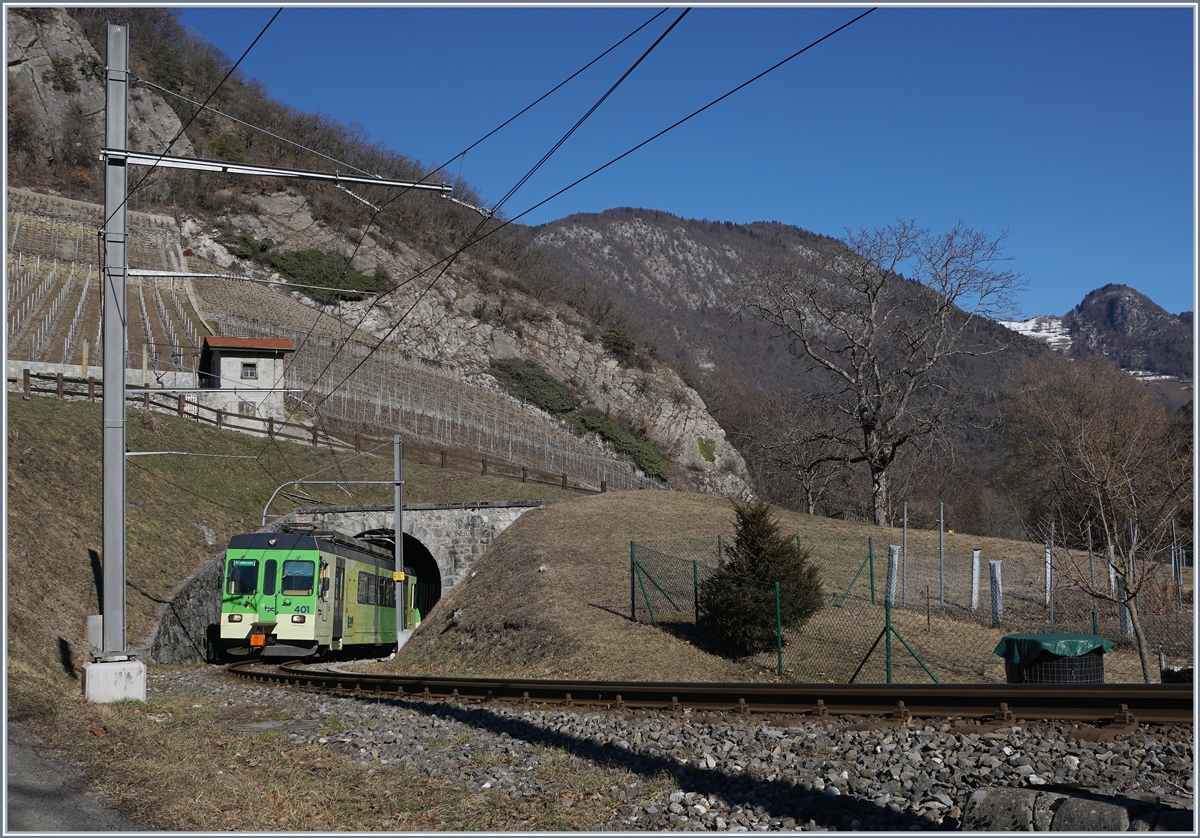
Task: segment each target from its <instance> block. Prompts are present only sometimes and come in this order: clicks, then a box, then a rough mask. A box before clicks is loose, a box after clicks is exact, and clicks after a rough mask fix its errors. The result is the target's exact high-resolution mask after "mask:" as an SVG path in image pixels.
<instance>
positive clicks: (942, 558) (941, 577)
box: [938, 503, 946, 608]
mask: <svg viewBox="0 0 1200 838" xmlns="http://www.w3.org/2000/svg"><path fill="white" fill-rule="evenodd" d="M938 606H939V607H940V608H945V607H946V512H945V505H944V504H941V503H939V504H938Z"/></svg>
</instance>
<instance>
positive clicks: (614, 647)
mask: <svg viewBox="0 0 1200 838" xmlns="http://www.w3.org/2000/svg"><path fill="white" fill-rule="evenodd" d="M779 518H780V521H781V523H782V525H783V527H784V529H785V530H786V531H788V532H799V533H800V536H801V541H802V542H805V541H807V542H808V543H810V544H811V543H816V541H817V540H818V539H847V540H848V541H847V544H848V545H850V546H849V547H848V549H845V550H842V551H841V552H838V551H825V552H822V553H821V554H820V558H819V559H818V563H819V564H821V566H822V571H823V574H824V577H825V578H826V580H827V584H826V589H827V591H828V592H830V593H836V592H838V591H841V590H843V587H839V586H845V585H847V584H849V580H850V579H851V578H852V577H853V575H854V573H855V571H856V570H858V568H859V566H860V565H861V564H862V560H863V558H864V557H865V555H866V543H867V539H868V538H871V539H872V540H873V542H874V545H875V547H874V552H875V573H876V592H877V602H878V604H877V605H872V604H871V603H870V600H869V584H870V583H869V579H868V575H867V573H866V572H864V575H863V576H861V577H860V578H859V581H858V582H857V583H856V584H855V586H854V589H853V591H852V595H851V596H850V597H849V598H848V599H847V600H846V602H845V607H844V608H825V609H823V610H822V611H821V612H819V613H818V614H817V616H816V617H814V618H813V619H812V620H811V621H810V622H809V623H808V624H806V625H805V626H804V627H803V628H801V629H799V630H798V631H796V632H794V633H793V634H792V635H791V636H789V637H788V638H787V644H786V646H785V648H784V652H783V667H784V673H783V678H784V679H786V680H795V681H803V682H842V683H844V682H845V681H847V680H848V679H849V678H850V677H851V675H853V673H854V671H855V669H856V667H857V666H858V665H859V664H860V662H861V661H862V660H863V658H864V656H866V654H867V651H868V650H869V649H870V647H871V645H872V643H873V642H874V641H875V640H876V638H877V637H878V636H879V634H880V631H881V630H882V628H883V625H884V614H883V608H882V598H883V590H884V583H885V579H886V556H887V549H886V548H887V545H888V544H889V543H892V542H896V543H898V542H899V541H900V534H901V533H900V531H899V530H898V529H892V530H887V529H884V528H880V527H874V526H870V525H864V524H852V523H846V522H841V521H832V520H829V519H825V518H818V517H814V516H809V515H804V514H801V513H795V512H788V511H780V512H779ZM732 531H733V514H732V510H731V508H730V505H729V503H728V502H727V501H725V500H722V499H720V498H716V497H712V496H708V495H695V494H686V493H657V492H656V493H648V492H617V493H611V494H607V495H602V496H594V497H587V498H579V499H576V500H573V501H570V502H568V503H561V504H557V505H555V506H553V507H548V508H545V509H541V510H537V511H535V512H531V513H528V514H527V515H525V516H523V517H522V518H521V519H519V520H518V521H517V523H515V524H514V525H513V526H512V527H510V528H509V529H508V530H507V531H506V532H505V533H504V534H503V535H502V536H501V537H500V538H498V539H497V540H496V542H495V544H493V545H492V547H491V549H490V550H489V551H488V553H487V554H486V555H485V556H484V557H483V558H482V559H481V560H480V561H479V562H478V563H477V564H476V566H475V575H474V576H473V577H472V578H470V579H468V580H466V581H465V582H464V583H462V584H460V585H459V586H457V587H456V588H454V589H452V590H451V591H449V592H448V593H447V595H446V596H445V597H444V598H443V600H442V602H441V603H439V605H438V606H437V608H436V609H434V610H433V611H432V612H431V613H430V614H429V615H427V618H426V620H425V621H424V622H423V623H422V624H421V627H420V628H419V629H418V630H417V632H416V633H415V634H414V635H413V637H412V639H411V640H410V641H409V643H408V644H407V645H406V646H405V648H404V649H402V650H401V652H400V654H399V655H398V656H397V657H396V659H395V660H394V661H390V662H387V663H384V664H372V665H369V666H368V667H367V668H370V669H381V670H385V671H399V672H408V673H421V674H455V675H477V676H483V677H505V676H507V677H514V676H526V677H529V676H532V677H538V676H540V677H557V678H597V679H616V680H647V681H649V680H681V681H734V680H748V679H749V680H764V679H773V678H776V677H777V675H776V673H777V669H776V667H777V658H776V654H775V653H774V652H771V653H765V654H762V655H758V656H755V657H754V658H752V659H748V660H744V661H737V662H734V661H728V660H725V659H723V658H720V657H717V656H715V655H711V654H708V653H707V652H705V651H704V650H703V649H702V648H701V647H700V646H698V645H695V644H693V643H692V642H690V641H691V640H692V639H695V631H694V628H693V627H692V626H690V625H681V626H668V627H665V628H667V629H668V630H662V629H657V628H654V627H652V626H649V625H645V624H642V623H635V622H632V621H630V620H629V607H630V593H629V542H630V540H631V539H632V540H637V541H654V540H668V539H684V538H712V539H714V544H715V536H716V534H717V533H718V532H721V533H724V534H725V536H726V538H729V537H730V536H731V533H732ZM908 544H909V553H910V557H911V558H910V562H911V564H910V567H911V568H912V570H911V571H910V583H909V604H910V606H914V607H910V608H908V609H899V608H897V609H894V610H893V625H894V626H895V627H896V629H897V630H898V631H899V632H900V634H901V635H902V636H903V637H904V639H905V640H906V641H907V642H908V644H909V645H910V646H911V647H912V650H913V651H914V652H915V653H916V655H917V656H919V657H920V659H921V660H922V662H924V664H925V665H926V666H927V667H928V668H929V669H930V670H932V672H933V674H934V675H935V676H936V677H937V679H938V680H939V681H941V682H944V683H949V682H958V683H970V682H976V683H978V682H998V683H1002V682H1004V680H1005V674H1004V668H1003V661H1002V660H1001V659H1000V658H999V657H997V656H996V655H995V654H994V650H995V648H996V645H997V644H998V643H999V641H1000V639H1001V638H1002V637H1003V636H1004V635H1006V634H1009V633H1012V632H1014V631H1050V630H1053V629H1051V628H1050V627H1049V626H1047V625H1045V622H1044V620H1045V617H1044V614H1043V613H1042V612H1041V611H1040V610H1039V608H1040V607H1039V608H1035V607H1033V606H1032V605H1030V613H1032V614H1034V617H1032V618H1031V617H1029V616H1027V615H1023V614H1022V613H1019V612H1017V611H1016V609H1015V608H1014V605H1015V604H1019V603H1021V602H1022V601H1023V602H1025V603H1027V604H1036V603H1037V602H1038V596H1039V594H1041V593H1042V592H1044V577H1042V575H1041V574H1042V572H1043V567H1044V559H1043V553H1042V547H1041V546H1040V545H1036V544H1031V543H1027V542H1016V541H1008V540H1005V539H996V538H980V537H977V536H967V535H961V534H958V533H948V534H947V535H946V553H947V563H948V564H949V563H951V562H952V561H954V562H958V563H959V564H960V565H961V564H963V563H964V562H965V563H966V564H965V566H964V567H959V568H958V575H957V576H952V577H951V580H952V584H951V585H949V586H948V590H947V602H948V603H949V602H951V601H957V602H967V603H969V590H968V588H969V561H970V555H971V550H972V548H979V549H981V551H982V556H983V558H984V560H985V561H987V560H989V559H1001V560H1002V561H1003V563H1004V564H1003V568H1004V584H1005V596H1006V613H1007V615H1008V617H1010V618H1012V619H1006V622H1005V624H1004V625H1003V626H1000V627H992V626H990V625H987V613H988V611H987V609H988V603H987V584H988V583H987V577H986V572H985V575H984V578H983V580H982V591H981V595H982V598H983V603H982V612H977V613H976V614H974V615H972V614H971V613H970V612H969V610H966V609H965V608H963V607H956V608H949V609H947V610H946V611H945V612H942V611H941V610H940V609H938V607H937V602H938V591H937V587H936V581H935V582H934V585H933V587H932V608H931V609H930V613H929V615H928V617H927V616H926V613H925V611H924V610H923V609H922V608H921V607H920V606H921V605H922V604H923V603H924V589H923V586H922V587H921V588H920V590H919V589H918V584H917V583H918V580H919V579H920V578H921V577H920V576H919V574H918V571H919V569H920V568H921V567H922V566H923V565H922V563H921V560H920V559H919V558H917V557H934V559H933V561H932V563H931V562H925V563H924V567H926V568H929V567H930V566H932V568H934V572H935V573H936V554H937V548H938V534H937V533H936V532H926V531H910V532H909V540H908ZM542 567H545V570H544V571H542V570H541V568H542ZM985 571H986V565H985ZM688 573H689V574H690V571H688ZM926 578H928V577H926ZM933 578H934V580H936V576H934V577H933ZM834 580H835V581H834ZM960 589H961V590H960ZM1088 608H1090V605H1089V606H1088ZM456 611H458V612H460V613H459V622H458V623H457V624H455V623H454V621H453V619H452V615H453V614H454V612H456ZM1014 613H1015V614H1016V616H1015V617H1014ZM660 617H661V615H660ZM1059 617H1060V619H1059V622H1058V626H1059V628H1058V630H1066V629H1064V628H1063V627H1062V626H1063V619H1062V618H1063V614H1062V612H1061V611H1060V612H1059ZM1081 619H1084V620H1089V621H1090V611H1087V612H1086V614H1085V616H1084V617H1082V618H1081ZM1038 621H1041V622H1038ZM1089 625H1090V622H1089ZM1105 625H1106V626H1111V625H1112V623H1111V619H1110V618H1106V623H1105ZM1078 630H1088V629H1086V628H1085V627H1083V626H1082V625H1081V626H1079V627H1078ZM1109 634H1110V635H1111V634H1112V632H1109ZM885 661H886V652H885V643H883V642H881V643H880V644H879V646H878V648H877V649H876V651H875V652H874V653H873V654H872V655H871V657H870V659H869V660H868V662H867V664H866V665H865V667H864V668H863V671H862V673H860V675H859V676H858V680H859V681H860V682H883V681H885V680H886V663H885ZM892 661H893V680H895V681H898V682H914V683H921V682H928V681H929V680H930V678H929V675H928V674H926V672H925V671H924V669H923V668H922V667H921V666H920V664H918V663H917V662H916V660H914V658H913V657H912V655H911V654H910V653H909V652H908V651H907V650H906V649H905V648H904V646H903V644H902V643H901V642H900V641H899V640H896V639H893V643H892ZM1188 662H1190V660H1189V661H1188ZM1106 671H1107V673H1108V675H1109V680H1112V681H1118V680H1124V681H1140V680H1141V669H1140V664H1139V663H1138V659H1137V654H1136V650H1134V649H1132V648H1131V647H1130V644H1128V643H1126V644H1122V645H1119V646H1118V647H1117V648H1116V649H1114V650H1113V652H1111V653H1110V654H1109V655H1108V656H1107V658H1106Z"/></svg>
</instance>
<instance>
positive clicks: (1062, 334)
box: [1000, 314, 1071, 352]
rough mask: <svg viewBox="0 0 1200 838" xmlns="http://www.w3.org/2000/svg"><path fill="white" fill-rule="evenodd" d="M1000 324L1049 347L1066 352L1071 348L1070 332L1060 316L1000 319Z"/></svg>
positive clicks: (1041, 315)
mask: <svg viewBox="0 0 1200 838" xmlns="http://www.w3.org/2000/svg"><path fill="white" fill-rule="evenodd" d="M1000 325H1001V326H1004V327H1005V328H1006V329H1012V330H1013V331H1014V332H1018V333H1020V334H1022V335H1025V336H1026V337H1030V338H1033V339H1034V340H1040V341H1042V342H1043V343H1046V344H1049V346H1050V348H1051V349H1055V350H1057V351H1059V352H1066V351H1067V350H1068V349H1070V348H1071V333H1070V332H1069V331H1068V330H1067V328H1066V326H1064V325H1063V319H1062V318H1061V317H1054V316H1052V315H1046V314H1039V315H1038V316H1037V317H1032V318H1030V319H1029V320H1001V321H1000Z"/></svg>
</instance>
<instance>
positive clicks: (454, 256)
mask: <svg viewBox="0 0 1200 838" xmlns="http://www.w3.org/2000/svg"><path fill="white" fill-rule="evenodd" d="M690 11H691V9H690V8H687V9H684V10H683V12H682V13H680V15H679V17H677V18H676V19H675V20H674V21H673V22H672V23H671V25H670V26H668V27H667V29H666V30H665V31H664V32H663V33H662V34H661V35H660V36H659V37H658V38H657V39H656V40H655V41H654V43H653V44H651V45H650V46H649V47H648V48H647V49H646V50H645V51H644V52H643V53H642V54H641V55H640V56H639V57H638V59H637V61H635V62H634V63H633V64H632V65H631V66H630V67H629V69H628V70H626V71H625V73H624V74H622V76H621V77H620V78H619V79H618V80H617V81H616V82H615V83H614V84H613V85H612V86H611V87H609V89H608V90H607V91H605V93H604V95H603V96H601V97H600V99H599V100H598V101H597V102H596V103H595V104H593V105H592V106H591V107H590V108H589V109H588V110H587V112H586V113H585V114H584V115H583V116H582V117H580V119H579V120H578V121H577V122H576V123H575V124H574V125H572V126H571V128H570V129H569V130H568V131H567V132H566V134H564V135H563V136H562V138H561V139H559V140H558V142H556V143H555V144H554V146H553V147H552V148H551V149H550V150H549V151H548V152H546V154H544V155H543V156H542V159H541V160H539V161H538V162H537V163H536V164H534V166H533V168H532V169H530V170H529V172H527V173H526V174H525V176H524V177H522V178H521V180H520V181H518V182H517V185H516V186H514V187H513V188H512V189H510V190H509V191H508V193H507V194H506V195H505V196H504V197H503V198H501V199H500V201H499V202H498V203H497V205H496V208H497V209H498V208H499V207H501V206H503V205H504V203H505V202H506V201H508V200H509V198H511V197H512V196H513V195H514V194H515V193H516V191H517V190H518V189H520V187H521V185H522V184H524V183H525V182H526V181H527V180H528V179H529V178H530V177H531V176H532V175H533V174H534V172H536V171H537V170H538V169H539V168H541V167H542V165H543V164H544V163H545V162H546V161H547V160H549V159H550V156H551V155H553V154H554V153H555V152H556V151H558V149H559V148H561V147H562V145H563V143H565V142H566V141H567V140H568V139H569V138H570V137H571V135H572V134H574V133H575V131H577V130H578V129H579V127H580V126H581V125H583V123H584V122H585V121H586V120H587V119H588V118H589V117H591V116H592V114H594V113H595V112H596V110H597V109H598V108H599V107H600V105H602V104H603V103H604V102H605V100H607V99H608V97H609V96H611V95H612V93H613V92H614V91H615V90H616V89H617V88H618V87H620V86H621V84H622V83H624V82H625V80H626V79H628V78H629V76H630V75H631V74H632V73H633V71H634V70H635V69H637V68H638V66H640V65H641V63H642V62H643V61H644V60H645V59H646V57H647V56H649V55H650V53H652V52H653V51H654V50H655V49H656V48H657V47H658V45H659V44H661V43H662V41H663V39H664V38H666V37H667V35H669V34H670V33H671V31H672V30H673V29H674V28H675V27H676V26H677V25H678V24H679V22H680V21H681V20H683V18H684V17H686V16H687V14H688V12H690ZM487 222H488V219H487V218H484V219H482V220H481V221H480V222H479V223H478V224H477V225H476V226H475V229H474V230H472V231H471V233H470V235H468V236H467V239H466V242H465V243H464V244H463V246H462V247H460V248H458V249H457V250H456V251H455V252H454V253H452V254H451V255H450V257H449V258H448V259H447V260H446V261H445V264H444V265H443V267H442V268H441V270H439V271H438V272H437V275H436V276H434V278H433V279H432V280H430V281H429V284H428V285H426V286H425V288H424V289H422V291H421V293H420V294H418V295H417V298H416V299H415V300H414V301H413V303H412V305H411V306H409V308H408V310H407V311H405V313H404V314H403V315H402V316H401V317H400V318H399V319H398V320H397V321H396V323H395V324H394V325H393V326H392V328H391V329H389V330H388V331H387V333H386V334H385V335H384V336H383V338H381V339H380V340H379V342H378V343H377V344H375V346H374V347H373V348H372V349H371V350H370V351H369V352H368V353H367V355H366V356H365V357H364V358H363V359H362V360H360V361H359V362H358V363H357V364H355V365H354V367H353V368H352V369H351V370H350V372H348V373H347V374H346V375H345V376H344V377H343V378H342V380H341V382H339V383H338V384H337V385H336V386H334V387H332V388H331V389H330V391H329V395H333V393H334V391H336V390H337V389H338V388H339V387H341V386H342V384H345V383H346V381H348V380H349V379H350V376H352V375H354V373H356V372H357V371H358V370H359V369H360V368H361V367H362V365H363V364H365V363H366V362H367V360H368V359H369V358H370V357H371V356H372V355H373V354H374V353H375V351H376V350H378V349H379V347H380V346H382V345H383V343H384V342H385V341H386V340H387V339H388V338H390V337H391V336H392V335H393V334H394V333H395V331H396V329H398V328H400V324H401V323H403V322H404V320H405V318H407V317H408V315H409V314H410V313H411V312H412V311H413V309H414V308H416V306H417V305H418V304H419V303H420V302H421V300H422V299H424V297H425V295H426V294H428V293H429V291H430V290H431V289H432V288H433V286H434V285H435V284H436V283H437V281H438V280H439V279H441V278H442V276H444V275H445V273H446V271H448V270H450V267H451V266H452V265H453V264H454V262H455V260H456V259H457V258H458V256H459V255H461V254H462V252H463V251H465V250H466V249H467V248H468V247H470V246H471V245H472V244H474V243H475V242H476V241H478V240H476V239H475V236H476V234H477V233H478V232H479V231H480V230H481V229H483V227H484V225H485V224H487ZM509 223H511V222H505V223H503V224H501V225H500V228H503V227H506V226H508V224H509ZM500 228H498V229H500ZM492 232H493V233H494V232H495V230H493V231H492ZM489 235H490V234H489ZM334 357H336V355H335V356H334ZM332 363H333V358H331V359H330V360H329V362H328V363H327V364H326V365H325V369H323V370H322V371H321V373H320V374H319V375H318V376H317V380H318V381H319V380H320V378H321V376H322V375H324V373H325V370H328V369H329V365H330V364H332ZM328 397H329V396H325V397H322V399H321V400H320V401H318V402H317V405H318V406H320V404H321V403H322V402H324V401H325V399H327V398H328Z"/></svg>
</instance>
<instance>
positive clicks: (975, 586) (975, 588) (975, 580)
mask: <svg viewBox="0 0 1200 838" xmlns="http://www.w3.org/2000/svg"><path fill="white" fill-rule="evenodd" d="M979 553H980V549H979V548H978V547H976V548H975V549H974V550H972V551H971V610H972V611H978V610H979Z"/></svg>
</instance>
